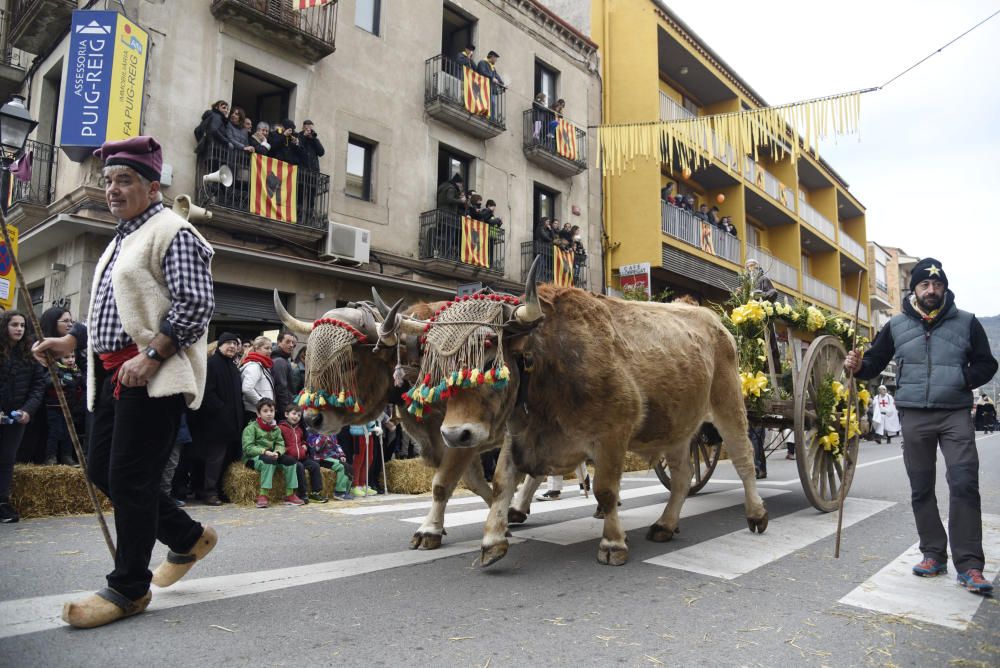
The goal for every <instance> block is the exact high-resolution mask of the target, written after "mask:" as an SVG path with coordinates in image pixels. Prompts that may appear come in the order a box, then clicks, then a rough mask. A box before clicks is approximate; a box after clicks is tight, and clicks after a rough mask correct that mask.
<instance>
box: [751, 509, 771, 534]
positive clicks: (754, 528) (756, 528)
mask: <svg viewBox="0 0 1000 668" xmlns="http://www.w3.org/2000/svg"><path fill="white" fill-rule="evenodd" d="M747 525H748V526H749V527H750V533H764V530H765V529H767V513H766V512H765V513H764V516H763V517H761V518H760V519H757V520H755V519H754V518H752V517H748V518H747Z"/></svg>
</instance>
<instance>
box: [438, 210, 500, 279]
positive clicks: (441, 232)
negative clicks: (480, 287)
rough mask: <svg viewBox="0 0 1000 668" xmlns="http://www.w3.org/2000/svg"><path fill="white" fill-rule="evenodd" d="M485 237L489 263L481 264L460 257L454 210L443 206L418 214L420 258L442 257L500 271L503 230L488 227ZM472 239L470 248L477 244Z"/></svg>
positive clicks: (458, 222) (458, 220) (458, 219)
mask: <svg viewBox="0 0 1000 668" xmlns="http://www.w3.org/2000/svg"><path fill="white" fill-rule="evenodd" d="M488 231H489V239H488V250H487V258H488V265H489V266H485V267H484V266H482V265H480V264H477V263H476V262H474V261H472V260H471V258H466V259H465V260H463V259H462V218H461V216H459V215H458V214H457V213H453V212H451V211H446V210H444V209H432V210H431V211H424V212H423V213H422V214H420V244H419V246H420V248H419V251H420V259H421V260H444V261H446V262H453V263H455V264H456V265H458V266H462V267H467V268H469V269H482V270H483V271H490V272H495V273H497V274H503V267H504V262H503V259H504V256H505V255H506V250H507V245H506V241H505V234H504V229H503V228H502V227H500V226H497V225H490V226H489V227H488ZM480 243H482V242H481V241H479V240H476V243H474V244H473V245H474V247H476V248H478V247H480V245H479V244H480Z"/></svg>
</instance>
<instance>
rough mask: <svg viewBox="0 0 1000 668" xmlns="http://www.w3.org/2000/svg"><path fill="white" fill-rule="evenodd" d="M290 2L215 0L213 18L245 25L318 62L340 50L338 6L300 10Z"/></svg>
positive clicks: (272, 0)
mask: <svg viewBox="0 0 1000 668" xmlns="http://www.w3.org/2000/svg"><path fill="white" fill-rule="evenodd" d="M293 4H294V3H292V2H289V1H288V0H212V8H211V10H212V16H214V17H215V18H217V19H218V20H220V21H229V22H232V23H237V24H242V25H244V26H245V27H246V28H247V29H248V30H250V31H251V32H254V33H259V34H262V35H263V36H265V38H266V39H267V40H268V41H270V42H272V43H277V44H278V45H279V46H285V47H291V48H292V49H294V50H295V52H296V53H297V54H298V55H300V56H302V57H304V58H306V59H307V60H310V61H313V62H316V61H318V60H322V59H323V58H325V57H326V56H328V55H330V54H331V53H333V52H334V50H335V49H336V45H335V38H336V35H337V28H336V26H337V6H338V3H337V2H331V3H329V4H327V5H323V6H322V7H313V8H311V9H304V10H301V11H299V10H297V9H293Z"/></svg>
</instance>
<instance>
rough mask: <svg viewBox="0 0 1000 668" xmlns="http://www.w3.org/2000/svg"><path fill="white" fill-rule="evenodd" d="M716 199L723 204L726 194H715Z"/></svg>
mask: <svg viewBox="0 0 1000 668" xmlns="http://www.w3.org/2000/svg"><path fill="white" fill-rule="evenodd" d="M715 201H716V202H718V203H719V204H722V203H723V202H725V201H726V196H725V195H723V194H722V193H719V194H718V195H716V196H715Z"/></svg>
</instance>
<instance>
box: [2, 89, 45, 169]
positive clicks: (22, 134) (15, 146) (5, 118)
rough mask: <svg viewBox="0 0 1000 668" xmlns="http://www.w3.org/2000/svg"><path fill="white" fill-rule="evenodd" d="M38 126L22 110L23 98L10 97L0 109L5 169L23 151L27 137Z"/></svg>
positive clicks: (25, 110)
mask: <svg viewBox="0 0 1000 668" xmlns="http://www.w3.org/2000/svg"><path fill="white" fill-rule="evenodd" d="M37 125H38V121H36V120H35V119H33V118H32V117H31V114H30V113H28V110H27V109H25V108H24V97H22V96H21V95H12V96H11V98H10V102H8V103H7V104H5V105H3V107H0V147H2V149H3V162H4V166H5V167H6V166H7V165H9V164H10V163H11V162H13V161H14V160H15V159H16V158H17V156H18V154H20V153H21V151H22V150H24V143H25V142H26V141H28V135H30V134H31V131H32V130H34V129H35V126H37Z"/></svg>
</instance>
